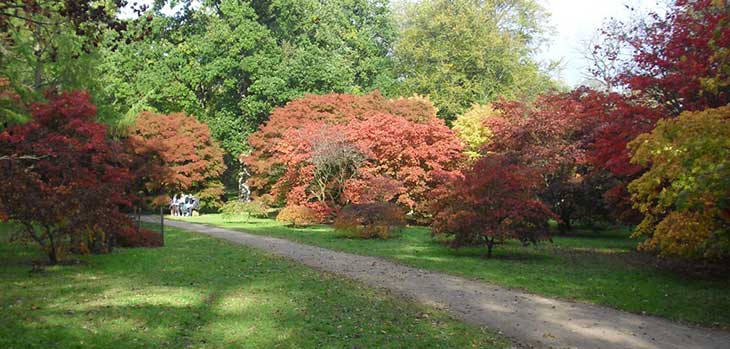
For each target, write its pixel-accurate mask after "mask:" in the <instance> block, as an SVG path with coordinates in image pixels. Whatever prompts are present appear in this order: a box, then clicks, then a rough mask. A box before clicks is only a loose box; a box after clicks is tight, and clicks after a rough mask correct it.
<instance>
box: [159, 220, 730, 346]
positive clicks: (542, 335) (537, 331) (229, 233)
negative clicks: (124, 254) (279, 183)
mask: <svg viewBox="0 0 730 349" xmlns="http://www.w3.org/2000/svg"><path fill="white" fill-rule="evenodd" d="M147 219H153V218H149V217H148V218H147ZM154 219H159V218H154ZM165 224H166V225H168V226H172V227H175V228H180V229H183V230H187V231H191V232H196V233H202V234H206V235H209V236H212V237H215V238H219V239H223V240H228V241H231V242H234V243H237V244H241V245H246V246H250V247H254V248H258V249H262V250H266V251H269V252H271V253H273V254H276V255H279V256H282V257H285V258H289V259H292V260H294V261H296V262H299V263H302V264H304V265H307V266H310V267H312V268H315V269H319V270H322V271H326V272H330V273H334V274H338V275H342V276H345V277H347V278H350V279H354V280H357V281H359V282H362V283H364V284H366V285H369V286H372V287H377V288H383V289H387V290H390V291H393V292H396V293H398V294H401V295H404V296H406V297H409V298H413V299H415V300H416V301H418V302H421V303H423V304H426V305H430V306H435V307H437V308H440V309H444V310H446V311H448V312H449V313H450V314H452V315H453V316H454V317H456V318H460V319H462V320H464V321H466V322H468V323H472V324H475V325H478V326H484V327H487V328H490V329H493V330H498V331H501V333H502V334H504V335H506V336H508V337H511V338H512V339H513V340H515V341H516V342H517V343H519V345H524V346H531V347H537V348H596V349H598V348H610V349H617V348H656V349H659V348H661V349H668V348H678V349H680V348H681V349H685V348H730V332H725V331H720V330H711V329H704V328H699V327H691V326H686V325H681V324H678V323H674V322H672V321H669V320H665V319H661V318H656V317H651V316H642V315H637V314H631V313H627V312H623V311H619V310H615V309H611V308H607V307H602V306H596V305H590V304H584V303H574V302H569V301H562V300H555V299H550V298H546V297H542V296H537V295H533V294H529V293H525V292H520V291H516V290H510V289H507V288H503V287H499V286H496V285H491V284H487V283H483V282H478V281H473V280H469V279H466V278H462V277H457V276H452V275H448V274H444V273H438V272H431V271H427V270H422V269H417V268H412V267H407V266H404V265H401V264H398V263H394V262H390V261H386V260H384V259H382V258H377V257H367V256H361V255H355V254H351V253H344V252H337V251H333V250H328V249H325V248H320V247H316V246H311V245H304V244H300V243H296V242H292V241H289V240H285V239H279V238H273V237H267V236H260V235H254V234H248V233H244V232H240V231H234V230H228V229H223V228H216V227H211V226H207V225H203V224H195V223H188V222H181V221H170V220H168V221H166V222H165Z"/></svg>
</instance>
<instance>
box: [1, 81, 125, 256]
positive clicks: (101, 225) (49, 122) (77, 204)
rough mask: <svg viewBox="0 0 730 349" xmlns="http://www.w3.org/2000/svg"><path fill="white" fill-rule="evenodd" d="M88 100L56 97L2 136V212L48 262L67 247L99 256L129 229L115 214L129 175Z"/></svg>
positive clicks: (76, 96)
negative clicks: (39, 248)
mask: <svg viewBox="0 0 730 349" xmlns="http://www.w3.org/2000/svg"><path fill="white" fill-rule="evenodd" d="M89 98H90V97H89V95H88V93H86V92H67V93H63V94H61V95H58V96H54V97H52V98H51V100H50V101H49V102H48V103H44V104H36V105H34V106H33V108H32V109H33V120H32V121H31V122H29V123H26V124H23V125H19V126H15V127H12V128H10V129H8V130H6V131H4V132H2V133H0V156H6V157H8V159H6V160H3V161H0V173H2V176H3V177H4V178H7V179H8V180H4V181H2V182H0V211H3V212H4V213H6V214H7V216H8V218H10V219H14V220H17V221H18V222H20V223H21V224H23V225H24V226H25V227H26V228H27V229H26V232H27V233H28V234H29V235H30V236H31V237H32V238H33V239H34V240H35V241H36V242H38V243H39V244H41V246H43V247H44V249H46V251H47V252H48V253H49V257H50V258H51V260H52V261H53V262H56V261H57V259H58V258H60V257H61V256H62V254H63V253H62V251H63V250H65V249H68V248H71V247H74V246H70V244H71V242H72V240H73V242H74V244H75V245H76V246H75V247H79V246H81V245H84V246H85V247H84V248H81V250H87V249H89V248H92V246H91V245H92V243H93V245H94V246H96V249H93V248H92V251H100V252H103V250H105V249H106V248H107V247H106V246H105V245H104V241H107V239H108V237H109V236H110V235H109V234H114V233H116V232H118V229H121V228H122V227H123V226H125V225H127V224H130V222H129V220H128V219H127V217H126V216H125V215H123V214H122V213H121V212H119V210H118V208H119V206H124V205H127V204H129V198H128V196H127V195H126V186H127V184H128V183H129V182H130V180H131V175H130V173H129V171H128V170H127V169H126V168H125V167H124V166H122V165H121V162H122V160H123V159H122V158H121V157H120V155H119V153H118V152H117V149H118V147H117V145H116V144H115V143H114V142H112V141H111V140H109V139H108V138H107V135H106V127H105V126H104V125H101V124H99V123H97V122H96V121H94V116H95V113H96V107H95V106H94V105H93V104H91V103H90V101H89ZM40 227H42V229H41V228H40ZM100 241H101V242H100ZM99 243H101V245H99ZM79 244H81V245H79ZM99 249H101V250H99Z"/></svg>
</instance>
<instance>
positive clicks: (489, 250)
mask: <svg viewBox="0 0 730 349" xmlns="http://www.w3.org/2000/svg"><path fill="white" fill-rule="evenodd" d="M493 247H494V239H489V238H487V259H490V258H492V248H493Z"/></svg>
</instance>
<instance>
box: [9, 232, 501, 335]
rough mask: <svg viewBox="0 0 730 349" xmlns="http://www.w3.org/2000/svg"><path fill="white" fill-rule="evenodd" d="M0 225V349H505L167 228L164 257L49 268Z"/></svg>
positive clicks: (348, 286) (281, 263)
mask: <svg viewBox="0 0 730 349" xmlns="http://www.w3.org/2000/svg"><path fill="white" fill-rule="evenodd" d="M7 232H8V229H7V225H6V226H2V225H0V288H1V289H2V292H0V348H82V347H83V348H92V347H96V348H225V347H236V348H241V347H245V348H403V347H408V348H456V347H459V348H461V347H480V348H497V347H506V346H508V345H509V342H508V341H507V340H505V339H504V338H502V337H500V336H498V335H496V334H494V333H493V332H490V331H487V330H483V329H479V328H476V327H473V326H469V325H465V324H463V323H461V322H459V321H456V320H453V319H451V318H449V317H448V316H446V315H445V314H444V313H441V312H438V311H434V310H433V309H431V308H426V307H422V306H419V305H415V304H414V303H412V302H409V301H406V300H403V299H400V298H397V297H393V296H391V295H386V294H384V293H382V292H379V291H373V290H371V289H368V288H364V287H361V286H360V285H359V284H357V283H354V282H350V281H347V280H344V279H342V278H339V277H335V276H331V275H327V274H323V273H320V272H317V271H314V270H312V269H309V268H306V267H303V266H299V265H297V264H294V263H292V262H289V261H286V260H283V259H280V258H275V257H272V256H271V255H268V254H265V253H263V252H259V251H255V250H251V249H248V248H245V247H242V246H238V245H233V244H230V243H228V242H224V241H219V240H215V239H212V238H209V237H205V236H202V235H197V234H191V233H187V232H184V231H180V230H176V229H171V228H168V229H167V231H166V233H167V234H166V243H167V245H166V247H164V248H157V249H117V250H115V251H114V253H112V254H109V255H99V256H85V257H81V264H78V265H65V266H52V267H46V268H45V270H43V271H34V272H31V264H32V261H34V260H36V261H38V260H43V259H44V258H43V256H42V255H40V254H39V252H38V251H37V250H36V248H35V247H34V246H23V245H20V244H17V243H9V242H8V241H7Z"/></svg>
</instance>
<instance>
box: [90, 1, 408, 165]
mask: <svg viewBox="0 0 730 349" xmlns="http://www.w3.org/2000/svg"><path fill="white" fill-rule="evenodd" d="M164 3H165V2H164V1H158V2H157V4H156V6H155V9H156V10H154V11H156V12H151V13H150V14H151V15H152V16H153V18H154V19H153V24H152V30H151V33H150V34H149V35H148V36H147V37H146V39H145V40H144V41H142V42H132V43H131V44H129V45H124V46H123V47H119V48H117V50H116V51H113V52H112V51H111V50H110V51H109V52H108V53H109V54H108V55H107V58H106V63H105V68H104V70H105V71H107V72H108V74H107V77H106V80H107V83H106V84H105V85H106V86H107V88H108V90H107V96H109V98H110V100H111V101H112V102H113V103H114V104H115V105H116V106H117V110H118V112H119V113H122V114H126V115H127V116H128V117H129V118H130V119H131V118H133V117H134V116H135V115H137V113H138V112H139V111H141V110H153V111H158V112H163V113H169V112H174V111H184V112H186V113H188V114H192V115H197V116H198V117H199V118H200V119H201V120H202V121H205V122H206V123H208V124H209V126H210V128H211V131H212V133H213V136H214V137H215V138H216V139H218V140H219V141H220V142H221V145H222V147H223V148H224V149H225V150H226V151H227V152H228V153H230V154H232V155H234V156H236V155H239V154H241V153H245V152H246V151H247V150H248V145H247V143H246V138H247V136H248V135H249V134H250V133H251V132H253V131H254V130H256V128H257V127H258V125H259V124H260V123H261V122H262V121H264V120H265V119H266V118H267V117H268V115H269V113H270V112H271V110H272V109H273V108H274V107H276V106H280V105H283V104H285V103H286V102H288V101H290V100H292V99H293V98H296V97H299V96H302V95H304V94H305V93H315V94H324V93H329V92H353V93H361V92H367V91H370V90H373V89H376V88H381V89H388V88H389V86H390V84H392V81H393V79H392V78H390V75H389V74H390V73H389V72H390V71H391V70H390V68H389V63H388V62H389V58H388V57H387V53H388V52H389V50H390V45H391V42H392V41H393V36H394V30H393V25H392V24H391V21H390V19H391V17H390V12H389V8H388V6H387V2H386V1H383V0H341V1H326V2H322V1H315V0H306V1H276V0H274V1H255V2H249V1H242V0H220V1H215V0H209V1H202V2H196V1H183V2H177V3H178V4H181V6H182V10H181V11H180V12H178V13H177V14H175V15H172V16H171V15H164V14H163V13H161V12H160V11H159V9H160V8H161V7H162V5H163V4H164ZM135 35H136V34H135Z"/></svg>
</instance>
